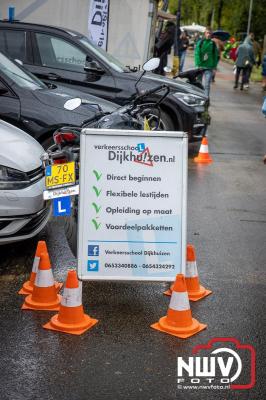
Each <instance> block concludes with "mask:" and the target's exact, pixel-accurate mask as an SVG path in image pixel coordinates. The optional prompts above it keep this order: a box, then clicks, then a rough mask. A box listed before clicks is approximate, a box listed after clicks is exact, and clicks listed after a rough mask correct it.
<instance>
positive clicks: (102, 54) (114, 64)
mask: <svg viewBox="0 0 266 400" xmlns="http://www.w3.org/2000/svg"><path fill="white" fill-rule="evenodd" d="M78 40H79V41H80V42H81V43H82V44H83V45H84V46H86V47H87V48H88V49H89V50H90V51H91V52H92V53H94V54H96V56H97V57H99V58H100V59H101V60H102V61H104V62H105V63H106V64H108V65H109V66H110V67H111V68H113V69H114V70H115V71H116V72H130V70H129V69H128V68H127V67H125V66H124V65H123V64H122V63H121V62H120V61H118V60H117V59H116V58H114V57H113V56H111V54H108V53H106V51H105V50H103V49H101V48H100V47H98V46H96V45H95V44H94V43H92V42H90V41H89V40H88V39H87V38H86V37H85V36H83V37H82V38H78Z"/></svg>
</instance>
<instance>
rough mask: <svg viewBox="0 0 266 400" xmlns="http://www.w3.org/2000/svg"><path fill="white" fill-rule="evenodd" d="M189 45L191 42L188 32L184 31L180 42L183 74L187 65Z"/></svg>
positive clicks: (180, 68) (180, 67) (180, 69)
mask: <svg viewBox="0 0 266 400" xmlns="http://www.w3.org/2000/svg"><path fill="white" fill-rule="evenodd" d="M188 45H189V40H188V36H187V33H186V31H183V32H182V33H181V35H180V41H179V46H180V47H179V59H180V66H179V71H180V72H182V71H183V68H184V64H185V59H186V54H187V49H188Z"/></svg>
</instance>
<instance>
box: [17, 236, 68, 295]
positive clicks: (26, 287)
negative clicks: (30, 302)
mask: <svg viewBox="0 0 266 400" xmlns="http://www.w3.org/2000/svg"><path fill="white" fill-rule="evenodd" d="M41 253H48V251H47V246H46V243H45V241H44V240H39V242H38V244H37V249H36V252H35V257H34V260H33V266H32V271H31V274H30V279H29V280H28V281H26V282H25V283H24V284H23V286H22V288H21V289H20V291H19V292H18V294H31V293H32V292H33V286H34V282H35V279H36V275H37V271H38V267H39V263H40V257H41ZM62 286H63V283H59V282H55V287H56V290H57V292H59V290H60V289H61V287H62Z"/></svg>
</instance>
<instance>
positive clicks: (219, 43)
mask: <svg viewBox="0 0 266 400" xmlns="http://www.w3.org/2000/svg"><path fill="white" fill-rule="evenodd" d="M212 40H213V41H214V43H215V44H216V47H217V50H218V62H217V66H218V63H219V61H220V59H221V54H222V51H223V50H224V43H223V42H222V41H221V40H220V39H218V38H215V37H214V38H212ZM217 66H216V68H215V69H214V70H213V75H212V82H215V76H216V71H217Z"/></svg>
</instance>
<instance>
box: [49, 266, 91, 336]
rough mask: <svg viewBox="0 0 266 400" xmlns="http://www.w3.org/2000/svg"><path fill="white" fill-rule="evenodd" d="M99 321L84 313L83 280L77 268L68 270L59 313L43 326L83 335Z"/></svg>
mask: <svg viewBox="0 0 266 400" xmlns="http://www.w3.org/2000/svg"><path fill="white" fill-rule="evenodd" d="M97 322H98V320H97V319H93V318H91V317H90V316H89V315H87V314H84V311H83V306H82V286H81V282H79V281H78V278H77V273H76V271H75V270H70V271H68V274H67V280H66V284H65V288H64V293H63V298H62V301H61V304H60V308H59V313H58V314H56V315H54V316H53V317H52V318H51V320H50V322H48V323H47V324H45V325H43V328H45V329H51V330H52V331H59V332H65V333H71V334H73V335H81V334H82V333H84V332H86V331H87V330H88V329H90V328H92V327H93V325H95V324H97Z"/></svg>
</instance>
